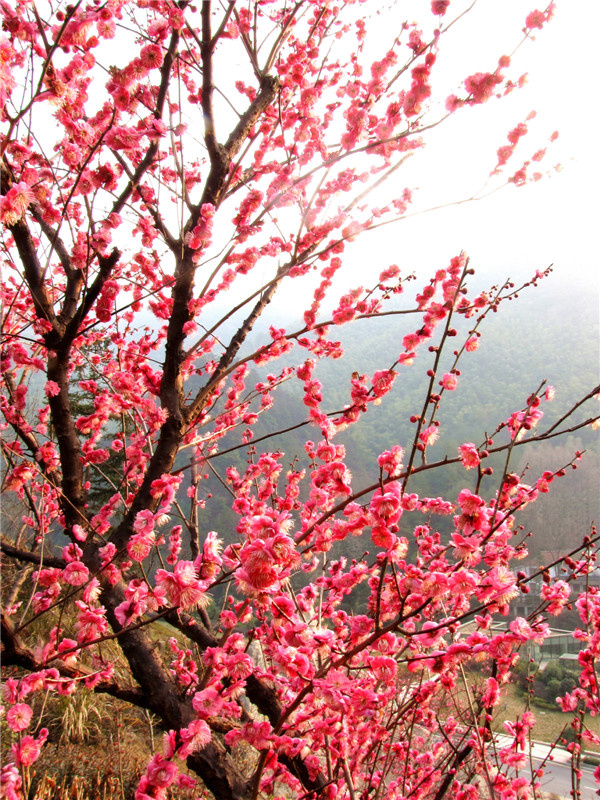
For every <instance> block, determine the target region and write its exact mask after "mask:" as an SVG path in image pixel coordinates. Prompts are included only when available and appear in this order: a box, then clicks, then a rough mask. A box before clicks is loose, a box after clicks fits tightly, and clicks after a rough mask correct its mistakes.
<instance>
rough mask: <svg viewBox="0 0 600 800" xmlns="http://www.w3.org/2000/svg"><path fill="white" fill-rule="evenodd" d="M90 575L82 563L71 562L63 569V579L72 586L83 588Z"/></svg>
mask: <svg viewBox="0 0 600 800" xmlns="http://www.w3.org/2000/svg"><path fill="white" fill-rule="evenodd" d="M89 575H90V573H89V571H88V568H87V567H86V566H85V564H83V563H82V562H81V561H71V563H70V564H67V566H66V567H65V568H64V569H63V579H64V580H65V581H66V582H67V583H68V584H70V585H71V586H83V584H84V583H85V582H86V581H87V579H88V578H89Z"/></svg>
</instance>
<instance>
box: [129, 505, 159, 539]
mask: <svg viewBox="0 0 600 800" xmlns="http://www.w3.org/2000/svg"><path fill="white" fill-rule="evenodd" d="M133 528H134V530H135V531H136V532H137V533H142V534H145V535H147V534H149V533H151V532H152V531H153V530H154V514H153V513H152V512H151V511H148V510H144V511H138V513H137V514H136V515H135V520H134V522H133Z"/></svg>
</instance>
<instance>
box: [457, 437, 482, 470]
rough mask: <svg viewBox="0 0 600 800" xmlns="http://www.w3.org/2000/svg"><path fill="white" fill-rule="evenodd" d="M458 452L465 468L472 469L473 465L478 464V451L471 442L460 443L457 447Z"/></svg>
mask: <svg viewBox="0 0 600 800" xmlns="http://www.w3.org/2000/svg"><path fill="white" fill-rule="evenodd" d="M458 452H459V455H460V460H461V461H462V463H463V467H464V468H465V469H473V467H477V466H479V464H480V458H479V452H478V450H477V447H476V446H475V445H474V444H473V442H467V443H466V444H461V446H460V447H459V448H458Z"/></svg>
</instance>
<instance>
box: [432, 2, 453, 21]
mask: <svg viewBox="0 0 600 800" xmlns="http://www.w3.org/2000/svg"><path fill="white" fill-rule="evenodd" d="M449 5H450V0H432V2H431V11H432V13H433V14H436V16H439V17H443V16H444V14H445V13H446V11H447V10H448V6H449Z"/></svg>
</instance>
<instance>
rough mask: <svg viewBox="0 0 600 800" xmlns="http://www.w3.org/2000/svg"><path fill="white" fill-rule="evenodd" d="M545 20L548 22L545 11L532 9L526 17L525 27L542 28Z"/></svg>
mask: <svg viewBox="0 0 600 800" xmlns="http://www.w3.org/2000/svg"><path fill="white" fill-rule="evenodd" d="M544 22H546V15H545V14H544V12H543V11H531V12H530V13H529V14H528V15H527V17H526V19H525V27H526V28H528V29H531V28H540V30H541V29H542V28H543V27H544Z"/></svg>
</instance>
